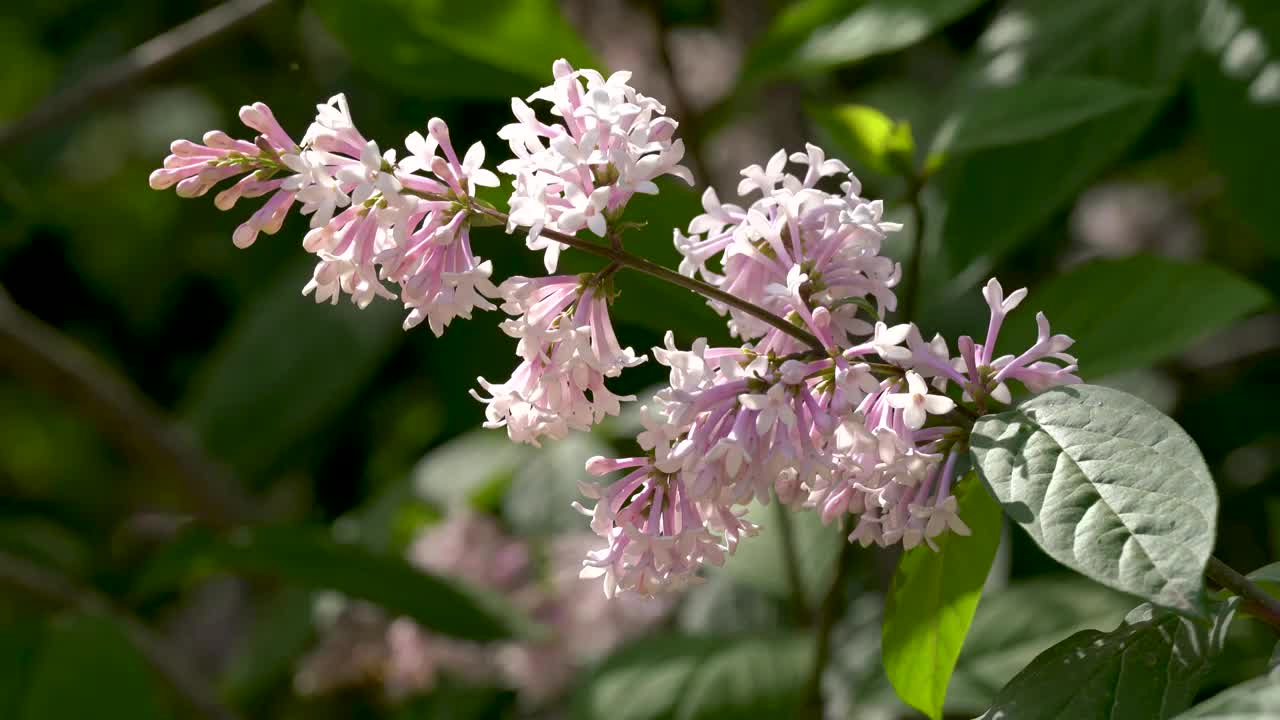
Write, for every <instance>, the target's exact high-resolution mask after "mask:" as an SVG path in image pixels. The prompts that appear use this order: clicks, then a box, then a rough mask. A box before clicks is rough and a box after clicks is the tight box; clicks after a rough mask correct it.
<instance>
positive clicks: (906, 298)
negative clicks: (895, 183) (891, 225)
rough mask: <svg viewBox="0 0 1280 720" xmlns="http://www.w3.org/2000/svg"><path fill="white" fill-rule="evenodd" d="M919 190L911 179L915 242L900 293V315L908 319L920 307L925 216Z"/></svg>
mask: <svg viewBox="0 0 1280 720" xmlns="http://www.w3.org/2000/svg"><path fill="white" fill-rule="evenodd" d="M920 190H921V188H920V185H919V183H917V182H916V181H914V180H913V181H912V188H911V194H910V198H909V199H908V203H909V204H910V206H911V213H912V215H914V216H915V220H916V242H915V244H914V245H913V246H912V247H911V264H910V265H909V266H908V267H907V277H906V282H904V283H903V287H902V295H901V297H902V317H904V318H906V319H907V320H908V321H912V320H914V319H915V316H916V311H918V310H919V309H920V283H921V279H922V278H923V276H924V267H923V266H924V244H925V216H924V204H923V203H922V202H920Z"/></svg>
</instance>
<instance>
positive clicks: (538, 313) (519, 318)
mask: <svg viewBox="0 0 1280 720" xmlns="http://www.w3.org/2000/svg"><path fill="white" fill-rule="evenodd" d="M498 294H499V295H500V296H501V297H502V298H503V299H504V300H505V302H504V303H503V304H502V310H503V311H504V312H506V313H507V314H509V315H511V316H513V317H512V318H511V319H509V320H506V321H504V322H503V323H502V325H501V327H502V330H503V332H505V333H507V334H508V335H510V336H511V337H514V338H517V339H518V340H519V343H518V344H517V345H516V355H517V356H519V357H520V360H521V362H520V364H519V365H518V366H517V367H516V369H515V371H514V372H512V374H511V377H510V378H509V379H508V380H507V381H506V382H502V383H492V382H489V381H488V380H485V379H484V378H483V377H482V378H478V379H477V380H478V382H479V383H480V387H481V388H483V390H484V392H486V393H488V397H484V396H482V395H480V394H479V393H478V392H476V391H475V390H472V391H471V394H472V395H473V396H474V397H475V398H476V399H477V400H479V401H481V402H483V403H485V405H486V408H485V417H486V422H485V427H488V428H499V427H505V428H506V430H507V435H508V436H509V437H510V438H511V439H512V440H513V441H515V442H520V443H528V444H531V445H535V446H540V444H541V441H542V440H543V439H544V438H550V439H552V440H560V439H563V438H564V437H566V436H567V435H568V434H569V431H570V430H588V429H590V428H591V426H592V425H593V424H595V423H598V422H600V421H601V420H603V419H604V418H605V417H606V416H609V415H617V414H618V412H619V411H620V409H621V405H620V403H621V402H622V401H627V400H634V399H635V397H634V396H630V395H627V396H618V395H614V394H613V393H612V392H610V391H609V389H608V388H606V387H605V385H604V381H605V378H613V377H618V376H619V375H621V374H622V371H623V369H625V368H629V367H634V366H636V365H639V364H640V363H642V362H644V361H645V357H644V356H643V355H641V356H636V354H635V352H634V351H633V350H632V349H631V348H623V347H622V346H621V345H620V344H619V342H618V338H617V336H616V335H615V334H614V331H613V325H612V323H611V322H610V320H609V291H608V289H607V287H605V283H602V282H599V281H597V280H596V279H595V278H593V277H592V276H586V277H579V276H576V275H552V276H549V277H543V278H526V277H518V276H517V277H513V278H510V279H508V280H507V281H506V282H504V283H503V284H502V287H500V288H499V289H498Z"/></svg>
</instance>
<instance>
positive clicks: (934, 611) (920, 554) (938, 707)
mask: <svg viewBox="0 0 1280 720" xmlns="http://www.w3.org/2000/svg"><path fill="white" fill-rule="evenodd" d="M959 506H960V510H959V512H960V518H961V519H962V520H963V521H964V522H965V523H966V524H967V525H968V526H969V529H970V530H971V531H972V534H971V535H969V536H968V537H963V536H960V535H956V534H954V533H950V532H949V533H947V534H945V535H943V536H941V537H940V538H938V540H937V544H938V550H937V551H936V552H935V551H933V550H931V549H930V548H928V547H926V546H923V545H921V546H918V547H915V548H912V549H911V550H909V551H908V552H907V553H906V554H905V555H903V556H902V560H901V561H900V562H899V564H898V570H897V572H896V573H895V574H894V576H893V583H892V585H891V586H890V588H889V596H888V599H887V600H886V604H885V617H884V627H883V631H882V639H881V652H882V653H883V655H884V669H885V672H886V673H887V674H888V676H889V682H891V683H893V687H894V689H895V690H897V692H898V697H900V698H902V700H903V701H904V702H906V703H907V704H908V705H910V706H912V707H914V708H916V709H917V710H920V711H921V712H923V713H924V714H926V715H928V716H929V717H931V718H933V719H934V720H938V719H939V718H941V717H942V704H943V700H944V699H945V697H946V694H947V684H948V682H949V681H950V680H951V671H952V670H953V669H954V668H955V664H956V658H957V657H959V655H960V646H961V645H962V644H964V638H965V635H966V634H967V633H968V632H969V623H970V622H972V620H973V613H974V610H976V609H977V607H978V598H979V597H981V595H982V585H983V583H984V582H985V581H986V579H987V573H988V572H989V571H990V569H991V562H992V561H993V560H994V559H995V556H996V548H997V547H999V546H1000V524H1001V514H1000V505H999V504H997V503H996V502H995V501H994V500H992V499H991V496H990V495H988V494H987V491H986V489H985V488H983V486H982V484H981V483H980V482H978V480H977V478H976V476H975V475H974V473H970V474H969V475H968V476H967V477H966V479H965V480H964V481H963V482H962V484H961V487H960V489H959Z"/></svg>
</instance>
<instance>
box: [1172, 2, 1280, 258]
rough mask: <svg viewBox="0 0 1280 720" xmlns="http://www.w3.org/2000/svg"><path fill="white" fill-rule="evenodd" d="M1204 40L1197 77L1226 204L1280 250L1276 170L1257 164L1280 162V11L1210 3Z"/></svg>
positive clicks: (1200, 112) (1205, 130) (1196, 94)
mask: <svg viewBox="0 0 1280 720" xmlns="http://www.w3.org/2000/svg"><path fill="white" fill-rule="evenodd" d="M1201 34H1202V42H1201V47H1202V49H1203V52H1202V53H1201V54H1200V55H1199V56H1198V57H1197V58H1196V60H1195V62H1194V63H1193V71H1192V73H1191V77H1192V83H1191V87H1192V90H1193V93H1192V97H1193V98H1194V100H1195V108H1196V113H1197V116H1198V118H1199V120H1200V136H1201V137H1202V138H1203V139H1204V143H1205V147H1206V148H1207V149H1208V151H1209V153H1210V155H1211V156H1212V159H1213V161H1214V164H1215V166H1216V167H1217V169H1218V170H1219V171H1220V172H1221V173H1222V175H1223V176H1224V177H1225V179H1226V186H1227V197H1228V200H1229V201H1230V202H1231V204H1233V205H1234V206H1236V208H1237V209H1238V210H1239V211H1240V212H1241V214H1243V215H1244V218H1245V220H1246V221H1247V222H1249V223H1250V224H1251V225H1252V226H1253V228H1254V230H1255V231H1256V232H1257V233H1258V234H1259V235H1260V236H1261V237H1262V239H1263V240H1265V241H1266V242H1267V243H1268V244H1269V245H1270V247H1271V249H1272V250H1280V215H1277V213H1276V211H1275V202H1274V198H1273V197H1272V194H1271V193H1270V192H1268V188H1269V186H1270V178H1269V176H1268V174H1267V169H1268V167H1269V166H1270V163H1266V162H1259V158H1275V157H1280V136H1277V134H1276V132H1275V128H1276V127H1277V126H1278V125H1280V56H1278V55H1277V51H1278V50H1280V5H1277V4H1276V3H1275V2H1273V0H1222V1H1219V2H1210V3H1207V4H1206V8H1205V19H1204V23H1203V24H1202V25H1201Z"/></svg>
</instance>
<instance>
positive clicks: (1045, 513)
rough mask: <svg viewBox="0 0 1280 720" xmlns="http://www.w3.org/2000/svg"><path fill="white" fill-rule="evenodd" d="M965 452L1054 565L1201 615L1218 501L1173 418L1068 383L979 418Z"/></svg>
mask: <svg viewBox="0 0 1280 720" xmlns="http://www.w3.org/2000/svg"><path fill="white" fill-rule="evenodd" d="M970 446H971V447H972V452H973V457H974V463H975V465H976V466H977V468H978V471H979V473H980V474H981V476H982V478H983V480H984V481H985V482H986V483H987V485H988V487H990V488H991V490H992V492H993V494H994V495H995V496H996V498H997V499H998V500H999V501H1000V503H1001V504H1002V505H1003V506H1004V510H1005V513H1006V514H1007V515H1008V516H1009V517H1010V518H1011V519H1013V520H1014V521H1015V522H1017V523H1018V524H1019V525H1021V526H1022V527H1023V529H1024V530H1026V531H1027V532H1028V533H1029V534H1030V535H1031V537H1032V539H1033V540H1035V541H1036V543H1037V544H1038V545H1039V546H1040V547H1041V548H1042V549H1044V551H1045V552H1046V553H1048V554H1049V555H1050V556H1051V557H1053V558H1054V559H1055V560H1057V561H1058V562H1060V563H1062V564H1063V565H1066V566H1067V567H1069V568H1071V569H1073V570H1075V571H1077V572H1080V573H1082V574H1084V575H1086V576H1087V577H1090V578H1092V579H1094V580H1097V581H1098V582H1100V583H1102V584H1104V585H1108V586H1110V587H1114V588H1116V589H1117V590H1123V591H1124V592H1128V593H1132V594H1134V595H1137V596H1139V597H1142V598H1144V599H1147V600H1149V601H1151V602H1154V603H1156V604H1158V605H1163V606H1165V607H1171V608H1175V609H1177V610H1179V611H1181V612H1185V613H1188V614H1193V615H1199V614H1201V613H1202V607H1203V596H1204V568H1205V564H1206V563H1207V562H1208V559H1209V553H1210V551H1211V550H1212V549H1213V543H1214V539H1215V534H1214V533H1215V527H1216V523H1217V513H1218V495H1217V491H1216V490H1215V488H1214V485H1213V478H1212V477H1210V475H1209V469H1208V468H1207V467H1206V466H1205V463H1204V458H1202V457H1201V455H1200V450H1199V448H1197V447H1196V444H1195V442H1193V441H1192V440H1191V438H1190V437H1189V436H1188V435H1187V434H1186V432H1184V431H1183V430H1182V428H1180V427H1178V424H1177V423H1175V422H1174V421H1173V420H1172V419H1170V418H1169V417H1167V416H1165V415H1164V414H1162V413H1161V412H1160V411H1158V410H1156V409H1155V408H1153V407H1151V406H1150V405H1148V404H1147V403H1145V402H1143V401H1142V400H1140V399H1138V398H1136V397H1133V396H1132V395H1129V394H1126V393H1122V392H1120V391H1119V390H1112V389H1110V388H1105V387H1098V386H1093V385H1072V386H1067V387H1061V388H1056V389H1054V390H1050V391H1048V392H1045V393H1042V394H1040V395H1037V396H1035V397H1033V398H1031V399H1029V400H1027V401H1025V402H1023V403H1020V404H1019V405H1018V406H1017V407H1015V408H1014V409H1012V410H1008V411H1006V412H1003V413H1000V414H997V415H987V416H986V417H983V418H981V419H979V420H978V422H977V423H975V424H974V428H973V435H972V438H971V440H970Z"/></svg>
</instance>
